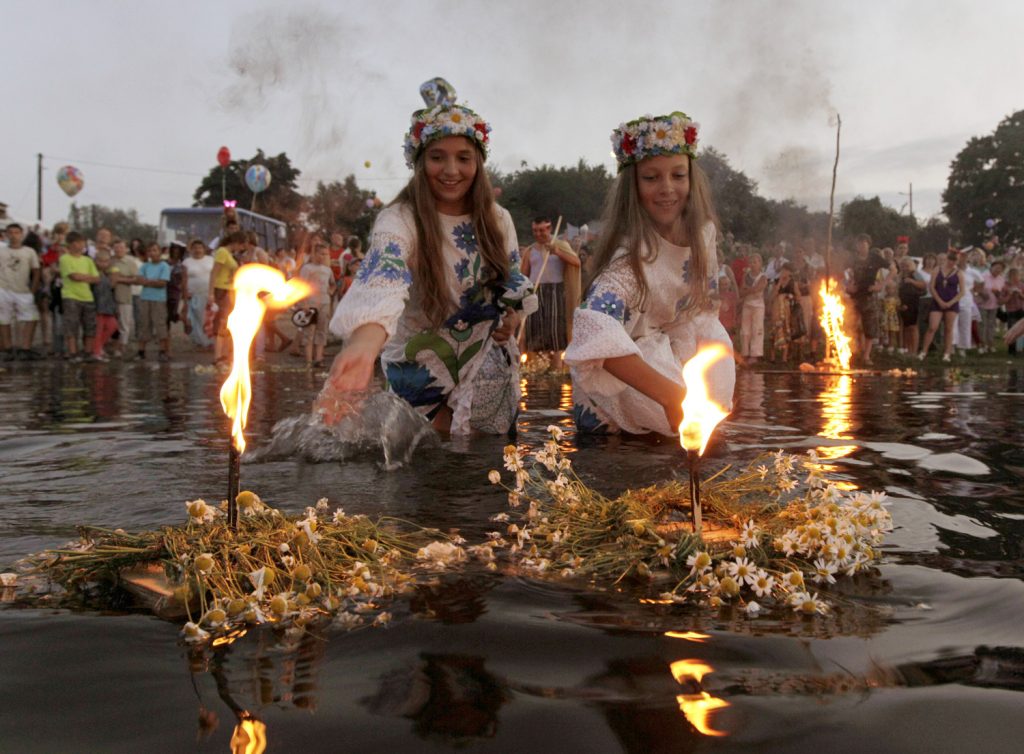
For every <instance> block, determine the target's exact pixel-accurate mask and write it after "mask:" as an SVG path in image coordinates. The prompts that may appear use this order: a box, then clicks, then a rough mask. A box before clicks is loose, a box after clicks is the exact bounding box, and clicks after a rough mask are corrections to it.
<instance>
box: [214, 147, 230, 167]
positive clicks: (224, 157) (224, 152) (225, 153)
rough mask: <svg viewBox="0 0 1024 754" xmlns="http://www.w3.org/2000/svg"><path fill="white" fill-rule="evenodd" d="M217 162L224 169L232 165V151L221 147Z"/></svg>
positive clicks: (218, 151)
mask: <svg viewBox="0 0 1024 754" xmlns="http://www.w3.org/2000/svg"><path fill="white" fill-rule="evenodd" d="M217 162H218V163H219V164H220V166H221V167H222V168H226V167H227V166H228V165H229V164H231V150H230V149H228V148H227V147H221V148H220V149H218V150H217Z"/></svg>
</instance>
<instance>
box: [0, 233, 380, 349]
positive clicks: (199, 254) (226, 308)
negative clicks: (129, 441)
mask: <svg viewBox="0 0 1024 754" xmlns="http://www.w3.org/2000/svg"><path fill="white" fill-rule="evenodd" d="M211 246H212V248H211ZM361 249H362V246H361V243H360V241H359V239H358V238H356V237H354V236H353V237H352V238H349V239H348V240H347V241H346V240H345V238H344V236H342V235H341V234H339V233H335V234H334V235H333V236H332V240H331V244H330V245H329V244H328V243H327V242H326V241H324V240H323V239H321V238H319V237H315V236H312V235H305V236H302V237H301V238H299V239H296V243H295V244H294V245H293V246H292V247H291V248H280V249H277V250H276V251H275V252H274V253H273V254H271V253H269V252H267V251H266V250H265V249H263V248H262V247H261V246H260V245H259V240H258V238H257V236H256V234H255V233H253V232H246V231H243V230H242V229H241V227H240V226H239V224H238V222H237V220H235V219H233V218H230V217H229V218H226V222H225V223H224V227H223V229H222V232H221V234H220V237H219V238H218V239H216V240H215V241H214V242H213V244H212V245H209V246H208V245H207V243H206V242H205V241H203V240H200V239H193V240H191V241H190V242H189V244H188V245H187V246H185V245H183V244H180V243H177V242H174V243H172V244H170V245H169V246H163V247H162V246H160V245H159V244H158V243H157V242H155V241H151V242H148V243H147V242H145V241H143V240H142V239H139V238H135V239H131V240H130V241H128V240H125V239H122V238H118V237H116V236H114V234H113V233H112V232H111V231H110V230H109V229H107V228H100V229H99V230H97V231H96V233H95V236H94V238H92V239H87V238H86V237H85V236H84V235H83V234H81V233H79V232H77V231H74V230H71V229H70V227H69V226H68V224H67V223H57V224H56V225H55V226H54V227H53V228H52V230H44V229H41V228H38V227H36V228H30V229H28V230H27V231H26V229H25V228H24V227H23V226H21V225H20V224H18V223H10V224H8V225H7V226H6V228H4V229H3V243H2V244H0V360H3V361H34V360H38V359H43V358H57V359H65V360H69V361H100V362H102V361H109V360H110V359H112V358H114V359H136V360H145V359H147V358H155V359H156V360H158V361H168V360H169V359H170V357H171V349H172V343H174V340H173V339H172V337H171V336H172V335H173V334H174V333H175V331H176V329H177V328H178V327H179V326H180V328H181V330H180V332H181V335H182V336H187V339H188V342H189V343H190V344H191V346H192V349H193V350H194V351H198V352H206V351H210V352H212V354H213V358H214V360H215V361H227V359H228V356H229V354H230V349H229V340H228V335H227V315H228V313H229V312H230V309H231V303H232V280H233V277H234V274H235V272H236V271H237V269H238V268H239V267H241V266H242V265H245V264H250V263H260V264H265V265H269V266H272V267H274V268H276V269H278V270H280V271H281V272H282V273H283V274H284V275H285V276H286V277H287V278H290V277H293V276H296V275H299V276H301V277H303V278H305V279H306V280H308V281H310V282H311V283H312V284H313V288H314V292H313V294H312V295H311V296H310V297H309V298H308V299H306V300H305V301H303V302H300V304H299V305H297V307H296V308H304V309H306V310H315V311H317V313H318V314H319V313H320V312H322V315H321V316H319V318H318V317H317V316H316V315H312V322H311V323H310V324H309V326H303V327H298V328H297V329H298V331H299V337H291V336H289V335H288V334H286V333H285V332H284V331H282V330H281V328H280V327H279V325H278V320H279V317H280V314H281V312H277V311H270V312H268V316H267V318H266V321H265V323H264V327H263V328H262V329H261V331H260V333H259V334H258V336H257V343H256V353H257V357H258V358H262V356H263V354H264V353H265V352H267V351H285V350H289V349H290V352H291V353H292V354H293V355H294V356H297V357H302V356H305V358H306V361H307V362H308V363H310V364H311V365H312V364H319V365H322V363H323V348H324V345H325V344H326V324H327V322H328V321H329V319H330V316H331V311H332V309H333V306H334V305H335V304H336V303H337V301H338V300H339V299H340V297H341V296H342V295H344V292H345V291H346V290H347V288H348V286H349V285H351V281H352V278H353V276H354V275H355V274H356V272H357V271H358V268H359V264H360V261H361V260H362V251H361ZM298 321H299V322H300V323H301V324H303V325H304V324H305V320H301V319H299V320H298ZM178 340H179V341H183V340H185V338H184V337H181V338H178ZM150 344H153V345H155V346H156V349H155V352H153V351H150V352H149V353H147V348H148V346H149V345H150ZM176 348H177V349H178V350H179V351H180V350H181V349H182V348H183V346H182V345H180V344H178V345H177V346H176Z"/></svg>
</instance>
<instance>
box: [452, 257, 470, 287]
mask: <svg viewBox="0 0 1024 754" xmlns="http://www.w3.org/2000/svg"><path fill="white" fill-rule="evenodd" d="M455 275H456V276H457V277H458V278H459V282H460V283H463V282H465V281H466V278H468V277H469V257H464V258H462V259H460V260H459V261H458V262H456V263H455Z"/></svg>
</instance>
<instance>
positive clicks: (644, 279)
mask: <svg viewBox="0 0 1024 754" xmlns="http://www.w3.org/2000/svg"><path fill="white" fill-rule="evenodd" d="M697 129H698V126H697V124H696V123H694V122H693V121H691V120H690V118H689V117H688V116H687V115H686V114H685V113H681V112H674V113H672V114H670V115H663V116H658V117H651V116H645V117H643V118H639V119H637V120H634V121H630V122H629V123H625V124H623V125H621V126H620V127H619V128H617V129H615V131H614V132H613V134H612V146H613V148H614V151H615V156H616V159H617V161H618V163H619V174H618V176H617V178H616V179H615V183H614V185H613V187H612V191H611V194H610V196H609V200H608V203H607V205H606V208H605V213H604V219H603V221H602V234H601V239H600V241H599V243H598V246H597V250H596V252H595V254H594V257H593V263H592V268H591V276H590V278H589V280H588V282H587V293H586V296H585V298H584V300H583V302H582V303H581V304H580V306H579V308H578V309H577V310H576V312H575V316H574V320H573V339H572V342H571V343H570V344H569V348H568V350H566V353H565V360H566V362H568V363H569V364H570V365H571V368H572V369H571V371H572V377H573V398H574V403H575V405H574V411H573V412H574V417H575V419H576V424H577V427H578V428H579V429H580V430H582V431H589V432H618V431H624V432H631V433H647V432H657V433H659V434H662V435H674V434H676V433H677V432H678V426H679V423H680V421H681V420H682V407H681V403H682V399H683V397H684V394H685V388H684V386H683V381H682V365H683V364H684V363H685V362H686V361H687V360H689V359H690V358H691V357H692V356H694V355H695V354H696V352H697V350H698V348H699V347H700V346H701V345H703V344H705V343H711V342H717V343H721V344H723V345H725V346H726V348H727V349H728V353H729V357H728V358H726V359H721V360H719V361H718V362H716V363H715V364H714V366H712V367H711V369H710V370H709V373H708V375H707V379H708V382H709V391H708V392H709V395H710V397H711V398H712V399H713V400H715V401H716V402H717V403H719V404H720V405H721V406H722V407H723V408H724V409H725V410H729V409H730V408H731V406H732V391H733V386H734V383H735V378H736V374H735V362H734V361H733V358H732V344H731V341H730V340H729V335H728V333H727V332H726V331H725V328H724V327H722V325H721V323H720V322H719V320H718V315H717V306H716V301H715V297H716V293H717V279H718V263H717V260H716V256H715V214H714V209H713V208H712V206H711V197H710V192H709V189H708V186H707V179H706V178H705V176H704V174H703V173H702V172H701V170H700V169H699V168H698V167H697V164H696V162H695V161H694V158H695V157H696V146H697Z"/></svg>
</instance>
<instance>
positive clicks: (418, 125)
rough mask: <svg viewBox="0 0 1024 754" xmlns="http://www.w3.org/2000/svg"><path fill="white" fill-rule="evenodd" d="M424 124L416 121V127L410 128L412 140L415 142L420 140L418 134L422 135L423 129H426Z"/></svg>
mask: <svg viewBox="0 0 1024 754" xmlns="http://www.w3.org/2000/svg"><path fill="white" fill-rule="evenodd" d="M426 125H427V124H426V123H425V122H424V121H422V120H418V121H416V125H415V126H413V127H412V138H413V139H415V140H416V141H419V140H420V134H422V133H423V129H424V128H425V127H426Z"/></svg>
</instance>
